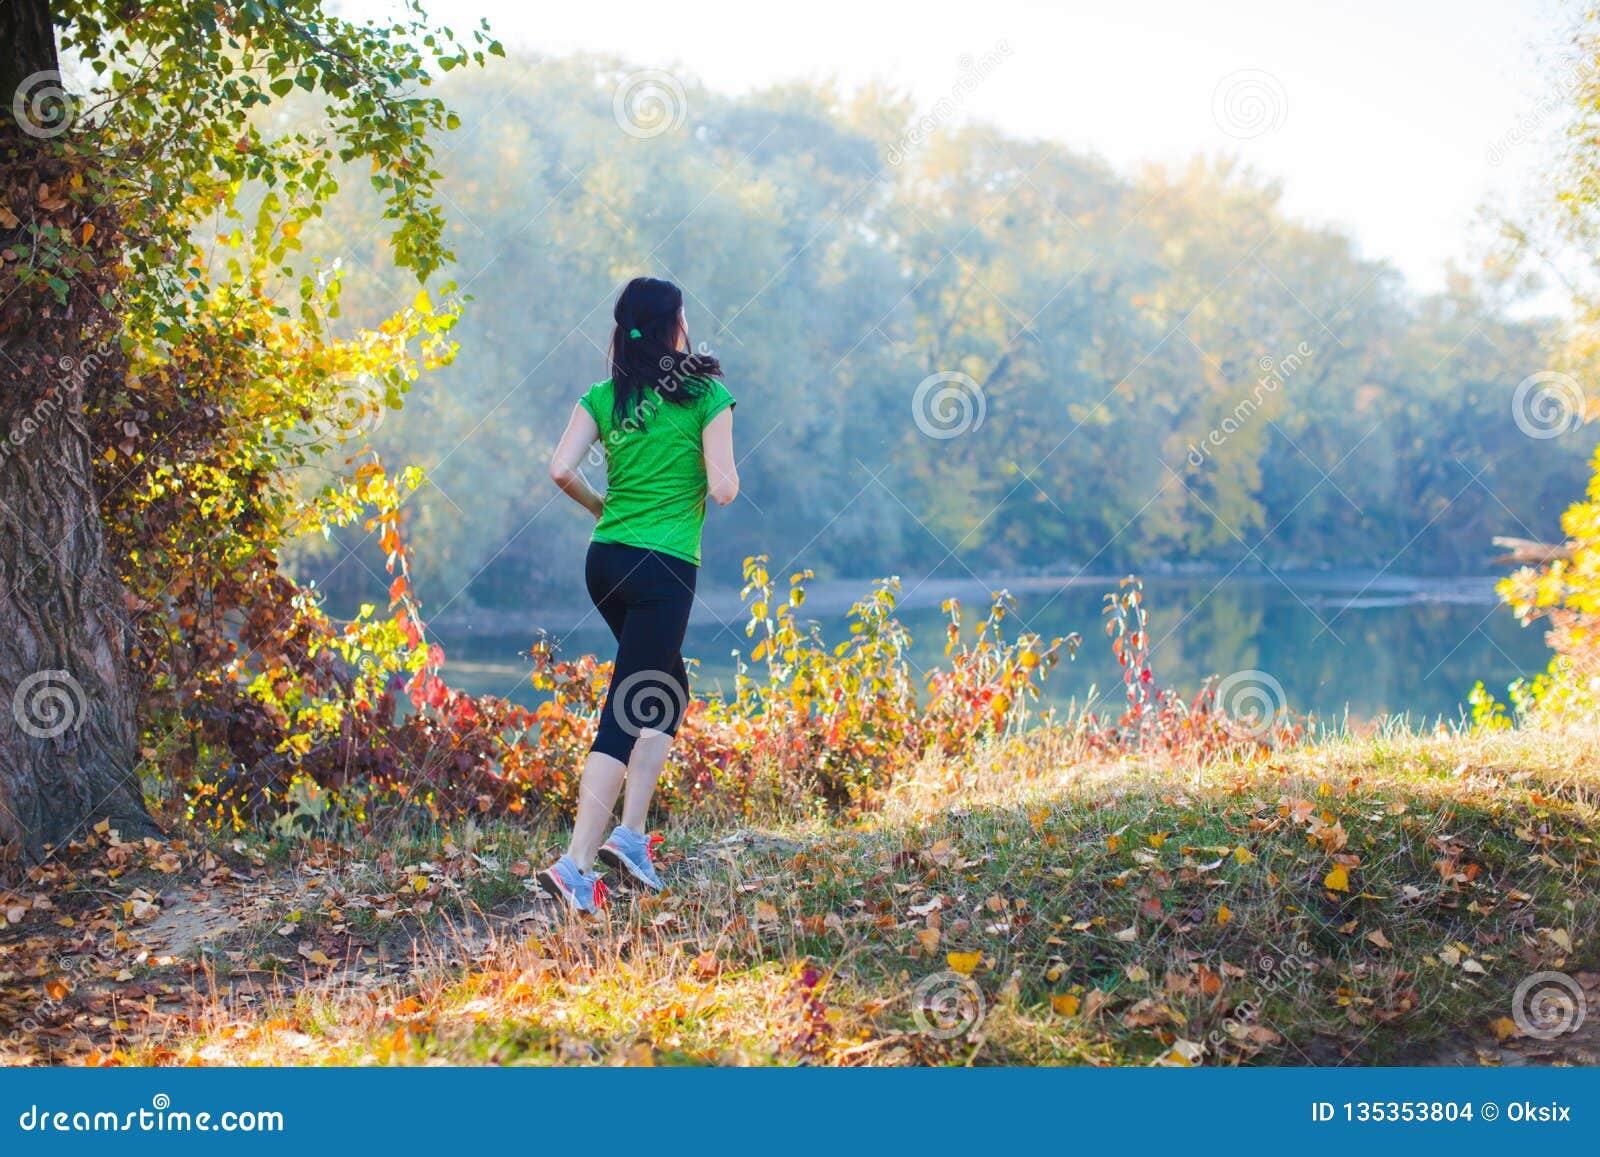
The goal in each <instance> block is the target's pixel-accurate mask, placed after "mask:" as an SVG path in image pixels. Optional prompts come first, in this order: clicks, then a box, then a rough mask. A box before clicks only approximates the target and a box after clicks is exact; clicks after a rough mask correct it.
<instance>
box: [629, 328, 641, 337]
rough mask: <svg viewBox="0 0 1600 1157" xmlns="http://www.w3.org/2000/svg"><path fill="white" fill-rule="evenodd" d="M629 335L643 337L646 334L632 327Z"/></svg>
mask: <svg viewBox="0 0 1600 1157" xmlns="http://www.w3.org/2000/svg"><path fill="white" fill-rule="evenodd" d="M628 336H629V337H643V336H644V334H642V333H640V332H639V331H638V330H636V329H630V330H629V331H628Z"/></svg>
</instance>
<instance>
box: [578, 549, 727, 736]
mask: <svg viewBox="0 0 1600 1157" xmlns="http://www.w3.org/2000/svg"><path fill="white" fill-rule="evenodd" d="M699 570H700V568H699V567H697V566H695V565H694V563H692V562H685V561H684V560H683V559H681V558H675V557H673V556H672V555H670V554H662V553H661V552H660V551H655V550H644V549H643V548H641V547H637V546H621V545H619V544H617V543H611V542H591V543H590V544H589V557H588V559H587V560H586V561H585V563H584V580H585V582H586V583H587V584H588V587H589V597H590V598H591V599H593V600H594V605H595V609H596V610H598V611H599V612H600V615H601V617H602V618H604V619H605V621H606V626H608V627H610V628H611V633H612V634H613V635H615V636H616V637H617V662H616V666H615V668H614V669H613V670H612V672H611V687H610V689H609V690H608V691H607V692H606V705H605V707H604V709H602V710H601V712H600V729H599V730H598V731H597V732H596V733H595V737H594V743H593V744H591V745H590V747H589V750H590V751H598V752H601V753H602V754H605V755H609V756H611V758H613V759H615V760H618V761H620V762H622V763H627V762H628V756H629V755H631V754H633V744H634V740H636V739H638V738H639V732H640V731H641V730H643V729H644V728H646V727H648V728H650V729H651V730H653V731H664V732H666V733H667V734H668V735H676V734H677V733H678V724H679V723H680V722H681V721H682V720H683V713H684V711H686V710H687V709H688V706H689V672H688V670H687V669H686V668H685V667H684V665H683V635H684V632H685V631H687V630H688V629H689V610H690V608H691V607H692V606H693V605H694V580H695V575H696V574H697V573H699Z"/></svg>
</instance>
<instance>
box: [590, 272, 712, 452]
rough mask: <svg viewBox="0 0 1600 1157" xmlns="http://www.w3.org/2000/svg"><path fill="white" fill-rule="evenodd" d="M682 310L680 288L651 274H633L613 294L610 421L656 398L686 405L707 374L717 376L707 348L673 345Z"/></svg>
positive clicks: (633, 417)
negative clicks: (612, 402) (697, 349)
mask: <svg viewBox="0 0 1600 1157" xmlns="http://www.w3.org/2000/svg"><path fill="white" fill-rule="evenodd" d="M682 310H683V291H682V290H681V289H679V288H678V287H677V286H676V285H674V284H672V282H670V281H661V280H659V279H658V278H654V277H635V278H634V279H633V280H632V281H630V282H628V284H627V287H626V288H624V289H623V291H622V294H621V296H619V297H618V298H617V305H616V308H615V309H613V310H612V311H611V316H612V318H614V319H615V321H616V323H617V328H616V329H614V330H612V331H611V386H612V392H613V393H614V394H615V397H616V401H615V405H614V408H613V410H612V422H613V423H614V424H615V425H617V426H621V425H623V424H624V423H626V422H629V421H638V420H640V419H641V418H642V417H643V414H642V413H641V410H646V409H649V408H650V406H651V404H652V403H653V402H654V401H656V400H657V399H659V400H660V401H662V402H667V403H671V404H673V405H680V406H681V405H686V404H688V403H689V402H691V401H693V400H694V399H696V398H698V397H701V396H702V395H703V394H704V393H705V391H706V379H707V378H720V377H721V376H722V365H721V364H720V363H719V362H718V361H717V359H716V358H714V357H712V356H711V355H710V354H698V353H693V352H690V353H684V352H683V351H682V350H680V349H679V348H678V316H679V314H680V313H681V312H682ZM685 344H687V342H685Z"/></svg>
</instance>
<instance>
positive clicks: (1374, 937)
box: [1367, 928, 1394, 948]
mask: <svg viewBox="0 0 1600 1157" xmlns="http://www.w3.org/2000/svg"><path fill="white" fill-rule="evenodd" d="M1367 943H1369V944H1371V945H1373V946H1374V947H1376V948H1393V947H1394V945H1393V944H1391V943H1389V938H1388V937H1387V936H1385V935H1384V934H1383V929H1382V928H1374V929H1373V930H1372V931H1371V932H1368V933H1367Z"/></svg>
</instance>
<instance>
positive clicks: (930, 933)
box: [917, 928, 939, 952]
mask: <svg viewBox="0 0 1600 1157" xmlns="http://www.w3.org/2000/svg"><path fill="white" fill-rule="evenodd" d="M917 943H918V944H921V945H922V946H923V947H924V948H925V949H927V950H928V951H929V952H932V951H933V950H934V949H935V948H937V947H939V930H938V929H937V928H919V929H917Z"/></svg>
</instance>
